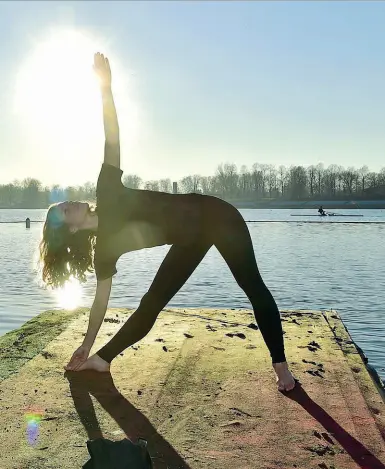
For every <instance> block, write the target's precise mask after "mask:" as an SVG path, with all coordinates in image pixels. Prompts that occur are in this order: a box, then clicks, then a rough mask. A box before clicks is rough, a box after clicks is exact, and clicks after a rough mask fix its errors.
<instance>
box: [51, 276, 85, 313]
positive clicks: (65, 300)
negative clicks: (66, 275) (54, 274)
mask: <svg viewBox="0 0 385 469" xmlns="http://www.w3.org/2000/svg"><path fill="white" fill-rule="evenodd" d="M53 294H54V296H55V299H56V301H57V306H58V307H59V308H63V309H69V310H72V309H75V308H77V307H79V306H80V302H81V301H82V298H83V289H82V286H81V285H80V283H79V282H78V281H77V280H76V279H74V278H71V279H70V280H69V281H68V282H66V284H65V285H64V287H63V288H58V289H56V290H54V291H53Z"/></svg>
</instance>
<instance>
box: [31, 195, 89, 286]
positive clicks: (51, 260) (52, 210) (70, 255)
mask: <svg viewBox="0 0 385 469" xmlns="http://www.w3.org/2000/svg"><path fill="white" fill-rule="evenodd" d="M57 205H58V204H52V205H50V207H49V209H48V212H47V218H46V221H45V223H44V227H43V237H42V239H41V241H40V243H39V252H40V256H39V262H40V264H41V272H42V280H43V282H44V284H45V285H46V286H49V287H51V288H60V287H63V286H64V284H65V282H67V281H68V280H69V279H70V278H71V277H73V278H75V279H77V280H78V281H79V282H80V283H85V282H86V281H87V277H86V273H87V272H93V271H94V251H95V242H96V233H95V232H94V231H91V230H79V231H77V232H76V233H71V232H70V230H69V228H68V226H67V225H66V224H65V223H63V222H62V221H61V220H60V217H59V216H58V215H59V213H58V208H57Z"/></svg>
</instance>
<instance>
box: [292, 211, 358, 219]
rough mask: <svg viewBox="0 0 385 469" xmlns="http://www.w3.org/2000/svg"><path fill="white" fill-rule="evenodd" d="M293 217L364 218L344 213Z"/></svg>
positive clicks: (297, 215) (296, 215) (295, 215)
mask: <svg viewBox="0 0 385 469" xmlns="http://www.w3.org/2000/svg"><path fill="white" fill-rule="evenodd" d="M291 216H292V217H322V218H323V217H363V215H346V214H344V213H333V212H327V213H325V215H321V214H318V215H314V214H311V215H309V214H306V215H299V214H294V213H292V214H291Z"/></svg>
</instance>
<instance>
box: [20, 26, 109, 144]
mask: <svg viewBox="0 0 385 469" xmlns="http://www.w3.org/2000/svg"><path fill="white" fill-rule="evenodd" d="M95 52H97V50H96V47H95V43H94V42H93V41H92V39H91V38H89V37H87V36H86V35H84V34H82V33H80V32H76V31H65V32H64V31H63V32H61V33H55V34H54V35H52V37H49V38H47V40H46V41H45V42H41V43H39V44H38V45H37V46H36V48H35V50H34V51H33V52H32V53H31V54H30V55H29V56H28V58H27V60H26V63H25V64H24V66H23V67H22V69H21V71H20V72H19V75H18V77H17V84H16V111H17V112H18V113H20V114H22V115H24V116H26V117H29V118H31V117H32V118H33V121H34V124H35V125H40V126H43V127H44V128H45V129H46V130H48V131H51V132H52V131H62V130H63V129H65V130H66V132H71V137H72V138H73V137H76V136H78V137H80V135H79V133H80V132H82V133H84V132H85V131H87V128H89V127H92V124H93V123H94V122H95V119H97V121H100V116H99V113H98V111H99V109H100V98H99V96H98V89H97V81H96V79H95V77H94V73H93V70H92V61H93V54H94V53H95ZM98 118H99V119H98ZM84 122H87V124H88V125H87V126H84ZM81 124H83V125H81ZM90 124H91V125H90Z"/></svg>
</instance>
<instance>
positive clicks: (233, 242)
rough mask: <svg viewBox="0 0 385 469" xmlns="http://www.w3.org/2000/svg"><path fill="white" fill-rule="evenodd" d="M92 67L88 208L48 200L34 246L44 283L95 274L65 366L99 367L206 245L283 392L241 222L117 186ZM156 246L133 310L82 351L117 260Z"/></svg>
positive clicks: (195, 197) (113, 143) (278, 356)
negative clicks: (93, 140) (161, 255)
mask: <svg viewBox="0 0 385 469" xmlns="http://www.w3.org/2000/svg"><path fill="white" fill-rule="evenodd" d="M94 70H95V72H96V74H97V76H98V78H99V82H100V92H101V99H102V103H103V120H104V132H105V145H104V162H103V164H102V167H101V170H100V174H99V178H98V181H97V186H96V207H92V208H91V207H90V205H89V204H88V203H87V202H61V203H58V204H54V205H51V207H50V208H49V210H48V213H47V219H46V221H45V225H44V229H43V239H42V241H41V243H40V255H41V261H42V264H43V280H44V281H45V283H46V284H47V285H50V286H52V287H60V286H63V284H64V283H65V282H66V281H68V280H69V279H70V278H71V277H73V278H76V279H78V280H79V281H80V282H85V281H86V274H87V272H92V271H95V274H96V279H97V285H96V292H95V299H94V302H93V305H92V307H91V311H90V318H89V325H88V330H87V333H86V335H85V337H84V340H83V343H82V345H81V346H80V347H79V348H78V349H77V350H76V351H75V352H74V354H73V356H72V358H71V360H70V362H69V363H68V365H67V366H66V367H65V369H66V370H76V371H81V370H86V369H93V370H96V371H100V372H103V371H105V372H108V371H109V370H110V363H111V362H112V360H113V359H114V358H115V357H117V356H118V355H119V354H120V353H122V352H123V350H125V349H126V348H127V347H130V346H131V345H133V344H135V343H136V342H138V341H139V340H141V339H143V337H145V336H146V335H147V334H148V333H149V331H150V330H151V328H152V327H153V325H154V323H155V321H156V318H157V317H158V315H159V313H160V312H161V311H162V309H163V308H165V306H166V305H167V304H168V303H169V301H170V300H171V299H172V298H173V296H174V295H175V294H176V293H177V292H178V291H179V289H180V288H181V287H182V286H183V285H184V284H185V282H186V281H187V280H188V279H189V277H190V276H191V274H192V273H193V272H194V270H195V269H196V268H197V267H198V265H199V264H200V262H201V261H202V259H203V258H204V257H205V255H206V253H207V252H208V251H209V249H210V248H211V247H212V246H215V247H216V248H217V249H218V251H219V252H220V254H221V255H222V256H223V258H224V260H225V261H226V263H227V265H228V266H229V268H230V270H231V272H232V274H233V276H234V278H235V280H236V281H237V283H238V285H239V286H240V288H242V289H243V291H244V292H245V294H246V296H247V297H248V298H249V300H250V303H251V305H252V307H253V311H254V316H255V320H256V322H257V324H258V326H259V330H260V331H261V334H262V337H263V339H264V340H265V343H266V345H267V348H268V349H269V352H270V356H271V359H272V365H273V368H274V371H275V373H276V381H277V384H278V389H279V390H281V391H290V390H291V389H293V388H294V386H295V380H294V377H293V376H292V374H291V372H290V370H289V367H288V364H287V361H286V357H285V351H284V339H283V331H282V326H281V318H280V314H279V310H278V307H277V305H276V303H275V301H274V298H273V296H272V295H271V293H270V291H269V289H268V288H267V286H266V285H265V283H264V282H263V280H262V277H261V275H260V273H259V270H258V267H257V262H256V260H255V255H254V249H253V245H252V241H251V237H250V233H249V230H248V227H247V225H246V222H245V220H244V219H243V217H242V216H241V214H240V213H239V211H238V210H237V209H236V208H235V207H234V206H232V205H230V204H229V203H227V202H225V201H223V200H221V199H219V198H216V197H212V196H207V195H201V194H169V193H164V192H153V191H148V190H140V189H129V188H128V187H125V186H124V185H123V184H122V181H121V177H122V174H123V171H122V170H121V169H120V137H119V125H118V118H117V114H116V109H115V104H114V99H113V96H112V89H111V69H110V65H109V62H108V59H107V58H105V57H104V56H103V55H102V54H95V58H94ZM159 164H162V162H161V161H160V162H159ZM162 245H171V247H170V250H169V251H168V253H167V255H166V257H165V259H164V260H163V262H162V264H161V266H160V268H159V270H158V272H157V274H156V276H155V278H154V280H153V282H152V284H151V286H150V288H149V290H148V291H147V293H146V294H145V295H144V297H143V298H142V300H141V302H140V305H139V307H138V309H137V310H136V311H135V312H134V313H133V314H132V315H131V316H130V317H129V319H128V320H127V321H126V323H125V324H124V325H123V327H122V328H121V329H120V330H119V331H118V332H117V334H116V335H115V336H114V337H112V338H111V340H110V341H109V342H108V343H107V344H105V345H104V347H102V348H101V349H100V350H99V351H98V352H97V353H96V354H95V355H93V356H92V357H90V358H88V355H89V352H90V350H91V347H92V345H93V343H94V341H95V338H96V335H97V333H98V331H99V328H100V326H101V325H102V323H103V319H104V315H105V313H106V310H107V305H108V300H109V297H110V292H111V285H112V277H113V276H114V275H115V274H116V273H117V269H116V263H117V261H118V259H119V258H120V256H121V255H122V254H125V253H127V252H130V251H137V250H140V249H146V248H151V247H155V246H162ZM132 275H135V272H132Z"/></svg>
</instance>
